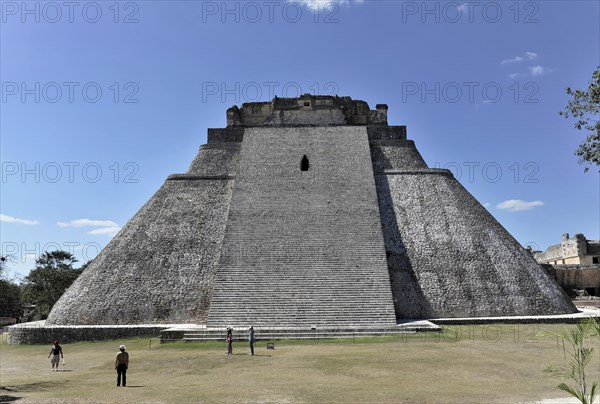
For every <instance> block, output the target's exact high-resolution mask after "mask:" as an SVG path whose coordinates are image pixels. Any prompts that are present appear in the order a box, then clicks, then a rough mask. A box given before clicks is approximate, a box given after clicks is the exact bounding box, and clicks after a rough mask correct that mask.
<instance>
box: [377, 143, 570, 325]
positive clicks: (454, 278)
mask: <svg viewBox="0 0 600 404" xmlns="http://www.w3.org/2000/svg"><path fill="white" fill-rule="evenodd" d="M371 150H372V156H373V164H374V167H375V179H376V184H377V193H378V196H379V207H380V211H381V221H382V227H383V232H384V238H385V244H386V251H387V254H388V264H389V270H390V278H391V282H392V290H393V293H394V305H395V309H396V315H397V316H398V318H415V319H420V318H443V317H487V316H490V317H493V316H514V315H527V316H531V315H549V314H564V313H574V312H576V311H577V310H576V308H575V307H574V306H573V304H572V303H571V301H570V299H569V298H568V297H567V296H566V294H565V293H564V291H563V290H562V289H561V288H560V287H559V286H558V284H557V283H556V282H555V281H554V279H552V277H551V276H550V275H549V274H548V273H547V272H546V271H545V269H544V268H542V267H541V266H540V265H539V264H538V263H537V262H536V261H535V260H534V258H533V257H532V256H531V254H530V253H528V252H527V251H526V250H525V249H524V248H523V247H521V246H520V244H519V243H518V242H517V241H516V240H515V239H514V238H513V237H512V236H511V235H510V234H509V233H508V232H507V231H506V229H504V228H503V227H502V225H500V223H498V222H497V221H496V219H494V217H493V216H492V215H491V214H490V213H489V212H488V211H487V209H485V208H484V207H483V206H482V205H481V204H480V203H479V202H478V201H477V200H476V199H475V198H474V197H473V196H472V195H471V194H470V193H469V192H468V191H467V190H466V189H465V188H464V187H463V186H462V185H461V184H460V183H459V182H458V181H456V179H455V178H454V177H453V176H452V174H451V173H450V172H449V171H448V170H439V169H428V168H427V165H426V164H425V162H424V161H423V159H422V158H421V156H420V154H419V153H418V151H417V149H416V148H415V146H414V143H413V142H412V141H406V140H385V141H372V142H371Z"/></svg>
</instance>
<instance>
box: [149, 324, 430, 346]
mask: <svg viewBox="0 0 600 404" xmlns="http://www.w3.org/2000/svg"><path fill="white" fill-rule="evenodd" d="M231 327H232V328H233V339H234V340H235V341H245V340H247V339H248V326H247V325H240V326H235V325H233V326H231ZM439 331H441V328H440V327H438V326H437V325H435V324H433V323H432V322H430V321H427V320H414V321H411V320H408V321H404V322H401V323H399V324H397V325H396V326H389V327H382V326H373V327H367V326H361V327H351V326H343V327H323V326H313V327H309V328H307V327H254V337H255V338H256V340H258V341H265V340H277V339H323V338H353V337H366V336H382V335H392V334H406V333H416V332H439ZM226 332H227V326H220V327H206V326H203V325H198V326H189V325H184V326H176V327H173V328H170V329H166V330H163V331H162V332H161V334H160V335H161V342H177V341H186V342H200V341H222V340H224V339H225V334H226Z"/></svg>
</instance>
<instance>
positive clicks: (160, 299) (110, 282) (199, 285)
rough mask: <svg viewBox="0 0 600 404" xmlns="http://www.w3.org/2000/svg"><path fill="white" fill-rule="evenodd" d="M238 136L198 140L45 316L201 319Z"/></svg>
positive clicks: (103, 320)
mask: <svg viewBox="0 0 600 404" xmlns="http://www.w3.org/2000/svg"><path fill="white" fill-rule="evenodd" d="M238 153H239V143H237V144H236V143H231V144H219V143H213V144H211V145H210V146H204V147H203V148H202V149H201V150H200V152H199V153H198V156H197V157H196V159H195V160H194V162H193V163H192V166H191V167H190V169H189V170H188V173H187V174H181V175H173V176H170V177H169V179H167V181H165V183H164V184H163V185H162V186H161V188H160V189H159V190H158V191H157V192H156V194H154V195H153V196H152V198H150V200H149V201H148V202H147V203H146V204H145V205H144V206H143V207H142V208H141V209H140V210H139V212H138V213H136V214H135V216H134V217H133V218H132V219H131V220H130V221H129V222H128V223H127V225H126V226H125V227H124V228H123V229H122V230H121V231H120V232H119V233H118V234H117V235H116V236H115V237H114V238H113V239H112V240H111V242H110V243H109V244H108V245H107V246H106V247H105V248H104V249H103V250H102V252H101V253H100V254H99V255H98V256H97V257H96V258H95V259H94V260H93V261H92V263H91V264H90V265H89V266H88V268H87V269H86V270H85V271H84V272H83V274H81V276H80V277H79V278H78V279H77V280H76V281H75V282H74V283H73V285H72V286H71V287H70V288H69V289H68V290H67V291H66V292H65V294H64V295H63V296H62V297H61V298H60V299H59V301H58V302H57V303H56V304H55V306H54V308H53V309H52V312H51V313H50V316H49V317H48V320H47V322H46V323H47V324H49V325H60V324H153V323H161V324H170V323H201V322H205V321H206V317H207V314H208V312H207V310H208V305H209V303H210V297H211V295H212V287H213V283H214V275H215V272H216V269H217V265H218V262H219V257H220V252H221V242H222V240H223V234H224V231H225V223H226V221H227V210H228V207H229V200H230V198H231V194H232V192H233V182H234V180H233V177H232V176H231V175H232V174H233V173H234V171H233V170H234V166H235V164H234V160H236V156H237V155H238Z"/></svg>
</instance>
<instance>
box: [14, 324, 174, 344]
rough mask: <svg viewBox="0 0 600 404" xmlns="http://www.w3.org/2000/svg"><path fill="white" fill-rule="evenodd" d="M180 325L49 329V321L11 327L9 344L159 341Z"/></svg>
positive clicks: (89, 326)
mask: <svg viewBox="0 0 600 404" xmlns="http://www.w3.org/2000/svg"><path fill="white" fill-rule="evenodd" d="M175 325H176V324H144V325H46V321H33V322H30V323H21V324H16V325H13V326H11V327H8V338H7V341H8V343H9V344H50V345H51V344H52V342H53V341H54V340H59V341H60V343H61V344H68V343H72V342H78V341H102V340H111V339H115V340H120V339H126V338H133V337H156V336H158V335H160V332H161V331H162V330H164V329H166V328H171V327H174V326H175Z"/></svg>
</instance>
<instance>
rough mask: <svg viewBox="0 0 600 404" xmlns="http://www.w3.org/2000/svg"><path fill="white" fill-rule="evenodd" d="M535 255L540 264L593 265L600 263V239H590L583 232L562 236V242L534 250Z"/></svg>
mask: <svg viewBox="0 0 600 404" xmlns="http://www.w3.org/2000/svg"><path fill="white" fill-rule="evenodd" d="M533 256H534V257H535V259H536V260H537V262H539V263H540V264H552V265H593V264H600V241H599V240H588V239H586V238H585V236H584V235H583V234H581V233H578V234H575V235H574V236H573V237H569V233H565V234H563V236H562V239H561V241H560V244H555V245H551V246H550V247H548V248H547V249H546V251H544V252H542V251H534V252H533Z"/></svg>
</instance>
